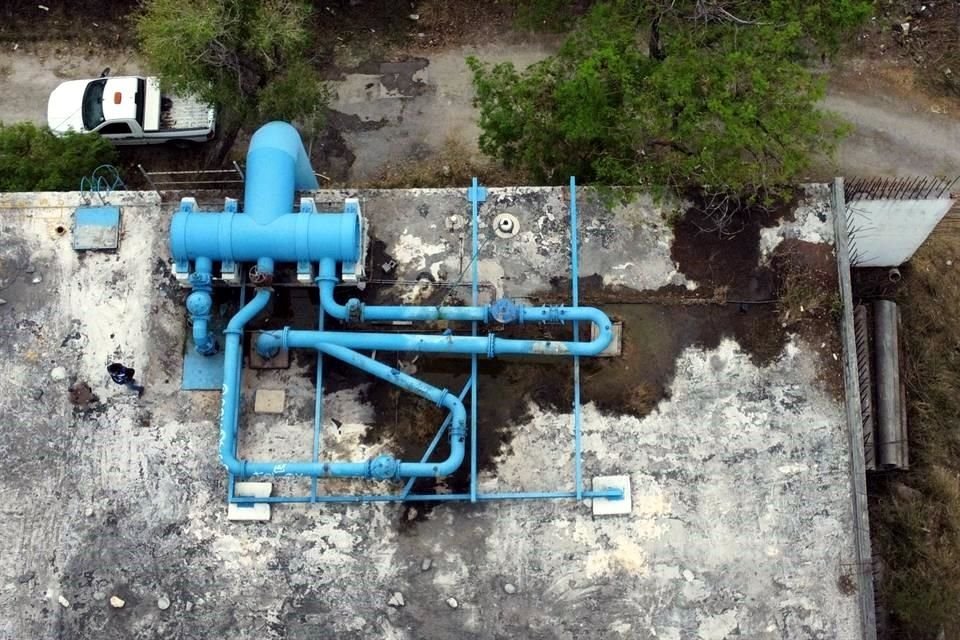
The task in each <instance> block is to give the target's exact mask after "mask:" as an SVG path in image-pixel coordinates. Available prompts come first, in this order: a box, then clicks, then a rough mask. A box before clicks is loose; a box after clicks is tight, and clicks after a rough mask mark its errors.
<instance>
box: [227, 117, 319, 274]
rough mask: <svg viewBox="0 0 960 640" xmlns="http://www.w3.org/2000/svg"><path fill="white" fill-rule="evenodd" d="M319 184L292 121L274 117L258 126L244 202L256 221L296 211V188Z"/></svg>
mask: <svg viewBox="0 0 960 640" xmlns="http://www.w3.org/2000/svg"><path fill="white" fill-rule="evenodd" d="M319 187H320V185H319V184H318V183H317V177H316V176H315V175H314V174H313V168H312V167H311V166H310V159H309V158H308V157H307V152H306V151H305V150H304V148H303V141H302V140H300V134H299V133H297V130H296V129H294V128H293V125H291V124H289V123H287V122H279V121H274V122H268V123H267V124H265V125H263V126H262V127H260V128H259V129H257V132H256V133H255V134H253V138H252V139H251V140H250V147H249V148H248V150H247V177H246V181H245V184H244V191H243V206H244V212H245V213H246V214H247V215H248V216H250V217H251V218H253V219H254V220H256V222H257V224H268V223H270V222H272V221H273V220H275V219H276V218H278V217H280V216H282V215H284V214H288V213H290V212H291V211H293V196H294V193H296V191H297V190H301V191H307V190H313V189H318V188H319ZM258 257H261V256H258Z"/></svg>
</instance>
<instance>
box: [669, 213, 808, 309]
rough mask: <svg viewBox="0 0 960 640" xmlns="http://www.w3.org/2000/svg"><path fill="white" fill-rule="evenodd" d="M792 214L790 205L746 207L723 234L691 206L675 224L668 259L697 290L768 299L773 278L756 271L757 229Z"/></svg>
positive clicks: (758, 250)
mask: <svg viewBox="0 0 960 640" xmlns="http://www.w3.org/2000/svg"><path fill="white" fill-rule="evenodd" d="M793 210H794V207H793V206H792V204H790V203H783V204H781V205H779V206H776V207H771V208H769V209H765V208H761V207H754V208H746V209H743V210H742V211H738V212H737V213H736V214H735V215H734V222H733V223H731V225H730V226H728V227H726V228H725V229H724V230H723V231H722V232H721V231H718V230H716V229H715V227H716V222H715V221H714V219H713V218H712V217H711V216H710V215H708V214H707V213H706V212H705V211H704V209H703V208H701V207H697V206H694V207H692V208H691V209H689V210H688V211H687V212H686V213H685V214H684V216H683V217H682V218H681V219H680V220H678V221H677V222H676V224H675V225H674V228H673V233H674V239H673V244H672V245H671V247H670V257H671V258H672V259H673V261H674V262H676V263H677V265H678V268H679V270H680V271H681V272H682V273H683V274H684V275H685V276H686V277H687V278H689V279H690V280H693V281H695V282H697V283H698V284H699V285H700V286H701V287H710V288H713V289H718V288H721V287H722V288H726V289H727V296H728V297H733V298H737V299H741V300H762V299H769V298H770V297H772V293H773V286H774V285H773V273H772V272H771V271H770V270H769V269H767V268H763V267H759V266H758V263H759V260H760V230H761V229H763V228H765V227H771V226H774V225H776V224H777V223H778V222H779V221H780V220H784V219H788V218H789V216H791V215H793Z"/></svg>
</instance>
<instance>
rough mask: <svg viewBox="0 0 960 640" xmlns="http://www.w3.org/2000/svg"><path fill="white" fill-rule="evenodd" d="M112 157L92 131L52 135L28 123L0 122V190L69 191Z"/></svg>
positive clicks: (112, 152) (110, 149) (106, 144)
mask: <svg viewBox="0 0 960 640" xmlns="http://www.w3.org/2000/svg"><path fill="white" fill-rule="evenodd" d="M115 159H116V150H115V149H114V147H113V145H111V144H110V143H109V142H108V141H107V140H105V139H104V138H102V137H100V136H99V135H97V134H94V133H84V134H80V133H68V134H66V135H64V136H62V137H57V136H55V135H53V134H52V133H51V132H50V130H49V129H47V128H46V127H38V126H36V125H34V124H31V123H29V122H20V123H17V124H13V125H4V124H3V123H0V191H71V190H76V189H77V188H78V187H79V184H80V180H81V178H82V177H83V176H85V175H89V174H91V173H92V172H93V170H94V169H96V168H97V167H98V166H99V165H101V164H109V163H112V162H114V161H115Z"/></svg>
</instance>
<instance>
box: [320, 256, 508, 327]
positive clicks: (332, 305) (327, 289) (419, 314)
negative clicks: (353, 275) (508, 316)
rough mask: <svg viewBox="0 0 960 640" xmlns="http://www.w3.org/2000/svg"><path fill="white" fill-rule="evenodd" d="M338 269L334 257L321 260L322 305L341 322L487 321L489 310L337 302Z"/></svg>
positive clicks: (352, 301)
mask: <svg viewBox="0 0 960 640" xmlns="http://www.w3.org/2000/svg"><path fill="white" fill-rule="evenodd" d="M337 280H338V278H337V266H336V262H335V261H334V260H333V259H332V258H325V259H324V260H321V261H320V271H319V276H318V277H317V281H318V282H319V287H320V306H321V307H323V310H324V311H325V312H326V313H327V314H328V315H330V316H332V317H334V318H337V319H338V320H353V321H356V322H370V321H383V320H411V321H420V322H431V321H436V320H454V321H464V322H472V321H474V320H476V321H478V322H487V320H488V316H489V312H488V309H487V307H460V306H458V307H417V306H412V305H411V306H407V305H403V306H379V305H378V306H375V307H368V306H366V305H365V304H363V303H362V302H360V300H358V299H356V298H354V299H351V300H350V301H349V302H347V304H345V305H343V304H340V303H339V302H337V301H336V300H334V299H333V290H334V288H335V287H336V285H337Z"/></svg>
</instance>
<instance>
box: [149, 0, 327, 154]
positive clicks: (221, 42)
mask: <svg viewBox="0 0 960 640" xmlns="http://www.w3.org/2000/svg"><path fill="white" fill-rule="evenodd" d="M312 11H313V10H312V8H311V6H310V5H309V4H308V3H306V2H301V1H300V0H146V2H145V4H144V8H143V11H142V13H141V14H140V15H139V17H138V19H137V34H138V37H139V40H140V42H141V48H142V51H143V54H144V56H145V57H146V59H147V63H148V66H149V67H150V68H151V69H152V70H153V72H155V73H156V74H157V75H159V76H160V78H161V80H162V82H164V84H165V85H166V86H168V87H170V88H171V89H173V90H175V91H178V92H183V93H191V94H195V95H198V96H200V97H201V98H203V99H205V100H207V101H209V102H210V103H212V104H215V105H217V106H218V107H219V108H220V111H221V115H222V118H223V119H225V120H226V122H225V125H226V128H227V130H228V131H227V133H226V134H225V135H224V137H225V138H227V139H228V140H227V142H228V143H232V141H233V138H234V137H235V136H236V133H237V131H238V130H239V128H240V127H241V126H242V125H244V124H247V123H259V122H263V121H267V120H274V119H279V120H297V121H300V123H301V124H303V125H305V126H307V127H308V128H311V127H317V126H319V124H320V118H321V114H322V113H323V108H324V107H325V106H326V103H327V100H328V98H329V91H328V89H327V86H326V85H325V83H324V82H323V81H322V79H321V78H320V75H319V73H318V72H317V70H316V68H315V67H314V65H313V64H311V60H310V47H311V35H310V20H311V16H312ZM226 146H229V144H227V145H226Z"/></svg>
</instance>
